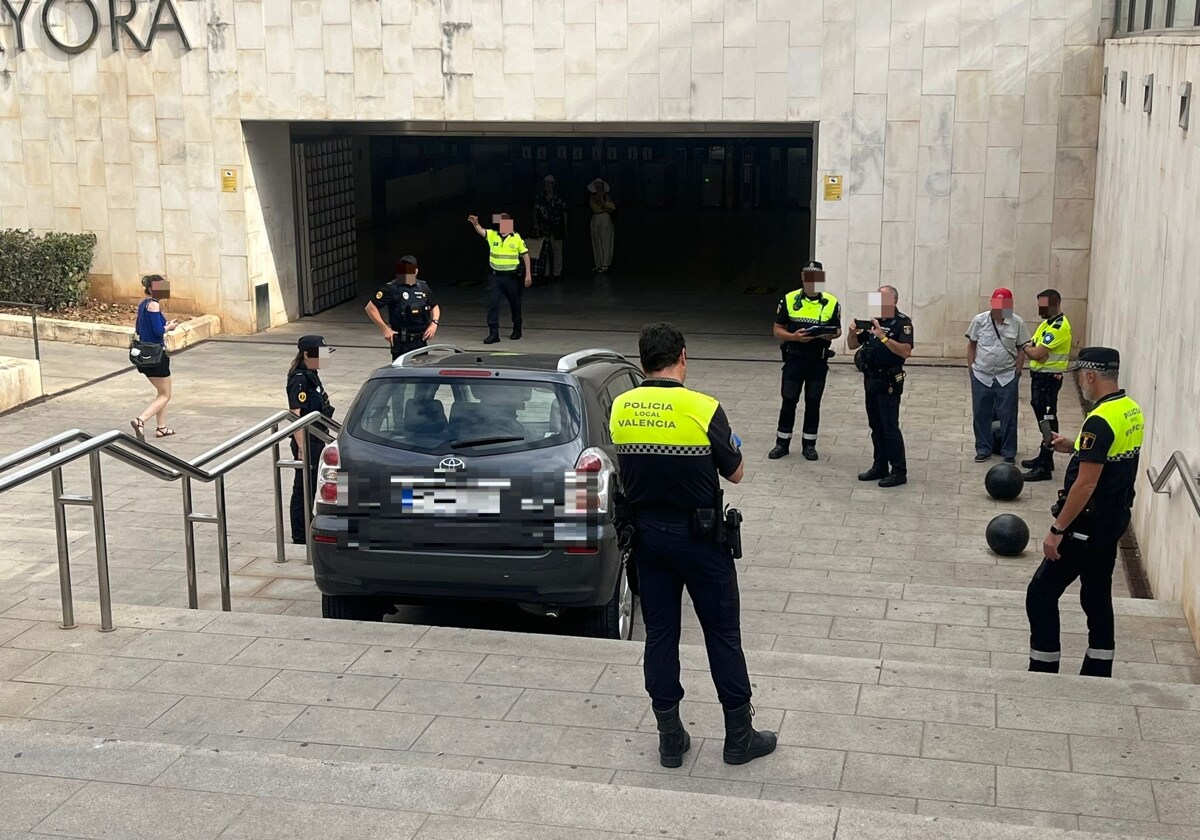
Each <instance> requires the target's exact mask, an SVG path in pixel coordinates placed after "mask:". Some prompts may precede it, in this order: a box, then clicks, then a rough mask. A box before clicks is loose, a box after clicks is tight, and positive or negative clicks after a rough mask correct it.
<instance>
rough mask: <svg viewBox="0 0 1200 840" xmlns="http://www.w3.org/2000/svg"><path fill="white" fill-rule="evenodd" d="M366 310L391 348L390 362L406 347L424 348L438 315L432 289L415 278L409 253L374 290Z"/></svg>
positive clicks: (430, 336)
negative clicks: (392, 274) (383, 282)
mask: <svg viewBox="0 0 1200 840" xmlns="http://www.w3.org/2000/svg"><path fill="white" fill-rule="evenodd" d="M366 312H367V317H368V318H370V319H371V320H372V321H373V322H374V323H375V325H376V326H377V327H379V329H380V331H381V332H382V333H383V337H384V340H385V341H387V342H388V346H389V347H391V350H392V361H395V360H396V359H397V358H398V357H399V356H400V355H401V354H403V353H407V352H408V351H409V350H416V349H418V348H420V347H424V346H425V345H426V344H427V343H428V342H429V339H431V338H433V337H434V336H435V335H437V329H438V321H439V320H440V319H441V317H442V308H441V307H440V306H438V302H437V299H436V298H435V297H434V295H433V290H432V289H431V288H429V284H428V283H426V282H425V281H424V280H419V279H418V278H417V258H416V257H414V256H412V255H411V254H406V255H405V256H403V257H401V258H400V261H399V262H398V263H396V274H395V277H393V278H392V281H391V282H390V283H388V284H387V285H386V286H384V287H383V288H382V289H380V290H379V291H377V292H376V293H375V297H373V298H371V300H370V301H369V302H368V303H367V305H366Z"/></svg>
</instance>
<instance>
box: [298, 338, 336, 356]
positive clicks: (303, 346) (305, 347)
mask: <svg viewBox="0 0 1200 840" xmlns="http://www.w3.org/2000/svg"><path fill="white" fill-rule="evenodd" d="M296 347H297V348H298V349H299V350H302V351H304V352H306V353H307V352H311V351H313V350H318V349H320V348H322V347H328V348H329V352H330V353H332V352H333V348H332V347H329V345H328V344H326V343H325V337H324V336H320V335H302V336H300V340H299V341H297V342H296Z"/></svg>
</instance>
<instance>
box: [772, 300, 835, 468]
mask: <svg viewBox="0 0 1200 840" xmlns="http://www.w3.org/2000/svg"><path fill="white" fill-rule="evenodd" d="M789 303H790V305H789ZM814 304H815V305H814ZM801 308H802V309H801ZM807 316H813V317H807ZM775 323H776V324H779V325H780V326H781V327H784V328H785V329H787V330H788V331H789V332H795V331H796V330H797V329H798V328H800V327H811V326H818V325H820V326H826V327H838V328H840V327H841V326H842V305H841V304H840V303H839V302H838V300H837V298H835V297H833V296H832V295H828V294H821V295H818V296H817V297H816V298H810V297H807V296H806V295H804V294H803V292H802V291H800V292H799V294H797V292H792V293H791V294H790V295H787V296H785V297H783V298H780V300H779V303H778V304H777V305H776V307H775ZM829 344H830V340H829V339H824V338H814V339H813V340H812V341H807V342H798V341H785V342H783V343H782V344H781V345H780V349H781V350H782V352H783V377H782V384H781V385H780V390H779V395H780V397H781V398H782V399H783V404H782V406H781V407H780V409H779V423H778V425H777V427H776V432H775V436H776V445H775V449H773V450H771V455H770V457H772V458H777V457H782V456H783V455H786V454H787V452H788V448H789V445H790V443H791V437H792V430H793V429H794V428H795V425H796V407H797V406H798V405H799V403H800V394H801V390H803V393H804V423H803V426H802V427H801V449H802V450H803V451H804V452H805V453H806V457H808V458H809V459H810V460H815V458H816V453H815V447H816V443H817V431H818V429H819V428H820V425H821V397H822V396H824V394H825V381H826V379H827V378H828V376H829V355H830V347H829ZM809 453H811V454H809Z"/></svg>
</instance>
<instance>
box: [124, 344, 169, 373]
mask: <svg viewBox="0 0 1200 840" xmlns="http://www.w3.org/2000/svg"><path fill="white" fill-rule="evenodd" d="M165 352H166V348H165V347H163V346H162V345H161V344H150V343H149V342H145V341H139V340H138V337H137V336H136V335H135V336H134V337H133V338H132V339H130V341H129V361H130V362H132V363H133V366H134V367H135V368H137V369H138V370H147V369H149V368H153V367H158V366H159V365H161V364H162V360H163V354H164V353H165Z"/></svg>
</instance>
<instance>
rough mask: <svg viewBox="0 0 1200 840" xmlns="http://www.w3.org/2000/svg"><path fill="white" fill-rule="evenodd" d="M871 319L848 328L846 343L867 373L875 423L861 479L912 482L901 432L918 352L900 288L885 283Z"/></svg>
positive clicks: (888, 484) (868, 400)
mask: <svg viewBox="0 0 1200 840" xmlns="http://www.w3.org/2000/svg"><path fill="white" fill-rule="evenodd" d="M872 298H873V300H872V301H871V307H872V312H871V315H872V317H871V320H870V322H869V327H870V328H869V329H868V328H867V326H868V323H867V322H863V323H862V324H861V325H860V323H859V322H858V321H855V322H854V324H853V325H852V326H851V328H850V329H849V333H848V336H847V345H848V346H849V348H850V349H851V350H856V351H857V352H856V353H855V354H854V364H855V366H856V367H857V368H858V369H859V370H860V371H862V374H863V388H864V390H865V392H866V403H867V424H868V425H869V426H870V427H871V446H872V450H873V453H874V455H873V458H872V461H871V468H870V469H869V470H867V471H866V472H861V473H859V474H858V480H859V481H878V482H879V486H880V487H899V486H900V485H901V484H907V483H908V462H907V461H906V460H905V457H904V435H903V434H901V432H900V397H901V396H902V395H903V394H904V378H905V373H904V363H905V361H907V360H908V357H909V356H911V355H912V351H913V324H912V319H910V318H909V317H908V316H907V315H905V314H904V313H903V312H901V311H900V310H899V309H898V308H897V306H896V305H897V304H898V303H899V301H900V293H899V292H897V291H896V287H895V286H880V287H879V291H878V292H876V293H874V294H873V295H872Z"/></svg>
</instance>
